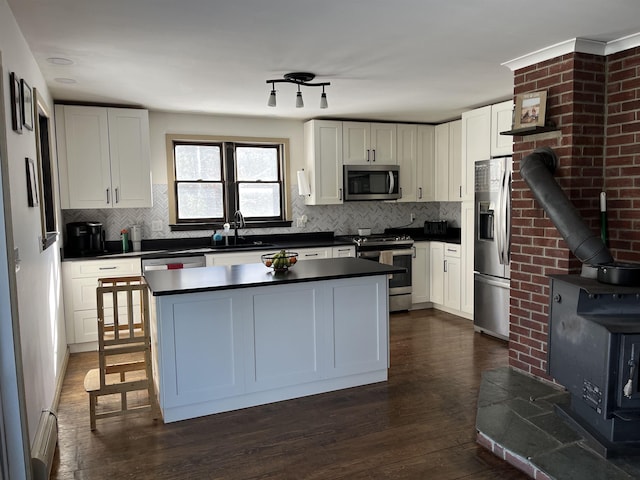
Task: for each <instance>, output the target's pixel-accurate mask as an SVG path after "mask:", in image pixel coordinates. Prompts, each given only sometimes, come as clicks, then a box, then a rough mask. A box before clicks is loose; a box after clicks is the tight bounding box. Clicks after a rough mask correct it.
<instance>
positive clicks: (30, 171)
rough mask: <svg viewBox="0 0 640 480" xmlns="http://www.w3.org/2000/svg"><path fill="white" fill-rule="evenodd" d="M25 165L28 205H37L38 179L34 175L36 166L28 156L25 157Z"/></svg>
mask: <svg viewBox="0 0 640 480" xmlns="http://www.w3.org/2000/svg"><path fill="white" fill-rule="evenodd" d="M24 160H25V165H26V167H27V199H28V204H29V206H30V207H37V206H38V204H39V202H38V179H37V177H36V167H35V164H34V163H33V160H31V159H30V158H29V157H27V158H25V159H24Z"/></svg>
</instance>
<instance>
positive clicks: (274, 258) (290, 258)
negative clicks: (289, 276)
mask: <svg viewBox="0 0 640 480" xmlns="http://www.w3.org/2000/svg"><path fill="white" fill-rule="evenodd" d="M260 258H262V263H264V265H265V267H268V268H273V271H274V272H286V271H287V270H289V268H291V267H293V266H294V265H295V263H296V262H297V261H298V254H297V253H296V252H287V251H286V250H280V251H279V252H277V253H265V254H264V255H262V256H261V257H260Z"/></svg>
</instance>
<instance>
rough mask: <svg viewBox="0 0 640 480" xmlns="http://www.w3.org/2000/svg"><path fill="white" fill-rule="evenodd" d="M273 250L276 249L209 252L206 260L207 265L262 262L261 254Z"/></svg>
mask: <svg viewBox="0 0 640 480" xmlns="http://www.w3.org/2000/svg"><path fill="white" fill-rule="evenodd" d="M273 252H274V250H252V251H250V252H228V253H208V254H207V255H205V261H206V265H207V267H218V266H225V265H244V264H246V263H260V262H262V259H261V258H260V256H261V255H264V254H265V253H273Z"/></svg>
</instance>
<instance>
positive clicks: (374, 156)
mask: <svg viewBox="0 0 640 480" xmlns="http://www.w3.org/2000/svg"><path fill="white" fill-rule="evenodd" d="M373 161H374V162H375V161H376V149H375V148H374V149H373Z"/></svg>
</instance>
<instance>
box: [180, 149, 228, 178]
mask: <svg viewBox="0 0 640 480" xmlns="http://www.w3.org/2000/svg"><path fill="white" fill-rule="evenodd" d="M175 157H176V180H220V179H221V169H220V165H221V162H220V146H219V145H176V146H175Z"/></svg>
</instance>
